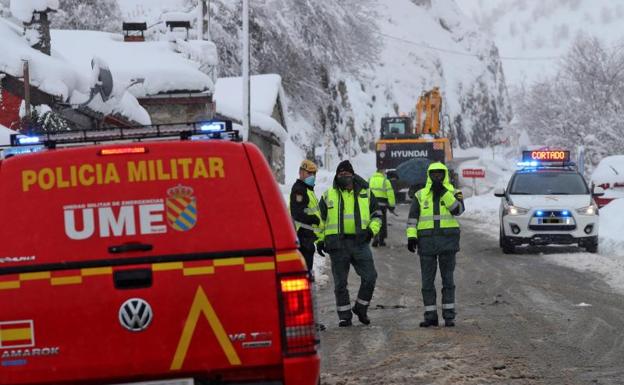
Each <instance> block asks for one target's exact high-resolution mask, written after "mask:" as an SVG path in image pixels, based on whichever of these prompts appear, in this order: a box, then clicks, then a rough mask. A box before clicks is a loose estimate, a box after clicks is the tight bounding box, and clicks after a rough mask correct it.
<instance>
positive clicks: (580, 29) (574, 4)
mask: <svg viewBox="0 0 624 385" xmlns="http://www.w3.org/2000/svg"><path fill="white" fill-rule="evenodd" d="M458 4H459V5H460V6H461V7H462V9H463V10H464V11H465V12H466V13H467V14H468V15H471V16H472V18H473V19H474V20H475V21H476V22H477V23H478V24H479V25H480V26H481V28H482V29H483V30H484V31H485V32H486V33H487V34H488V35H489V36H492V37H493V38H494V39H495V41H496V45H497V46H498V48H499V50H500V52H501V56H503V57H523V58H529V59H531V58H532V59H531V60H513V59H509V60H503V66H504V69H505V75H506V76H507V79H508V81H509V84H518V83H521V82H522V81H527V82H531V81H537V80H540V79H542V78H543V76H545V75H552V74H553V72H554V70H555V67H556V64H557V57H558V56H561V55H562V54H564V53H565V52H566V51H567V49H568V48H569V47H570V44H571V43H572V42H573V41H574V39H575V37H576V36H577V35H578V34H579V33H584V34H588V35H595V36H597V37H600V38H601V39H603V40H604V41H606V42H607V43H608V44H613V43H615V42H618V41H619V40H621V39H622V37H624V30H623V29H622V21H623V20H624V2H622V1H613V0H592V1H588V0H585V1H582V0H547V1H533V0H496V1H494V0H461V1H458Z"/></svg>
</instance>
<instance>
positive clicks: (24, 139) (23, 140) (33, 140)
mask: <svg viewBox="0 0 624 385" xmlns="http://www.w3.org/2000/svg"><path fill="white" fill-rule="evenodd" d="M17 142H18V143H19V144H22V145H25V144H39V143H41V138H40V137H38V136H19V137H18V138H17Z"/></svg>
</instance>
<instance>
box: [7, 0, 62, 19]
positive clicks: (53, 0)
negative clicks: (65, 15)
mask: <svg viewBox="0 0 624 385" xmlns="http://www.w3.org/2000/svg"><path fill="white" fill-rule="evenodd" d="M58 7H59V0H11V13H12V14H13V16H15V18H17V19H18V20H19V21H22V22H24V23H30V21H31V20H32V16H33V12H44V11H47V10H54V11H55V10H57V9H58Z"/></svg>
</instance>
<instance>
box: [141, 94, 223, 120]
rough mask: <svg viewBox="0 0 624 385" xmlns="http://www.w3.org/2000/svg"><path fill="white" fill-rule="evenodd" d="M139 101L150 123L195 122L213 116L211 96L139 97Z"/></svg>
mask: <svg viewBox="0 0 624 385" xmlns="http://www.w3.org/2000/svg"><path fill="white" fill-rule="evenodd" d="M139 103H140V104H141V106H143V108H145V110H147V113H148V114H149V116H150V118H151V119H152V124H166V123H179V122H196V121H198V120H203V119H208V118H210V117H211V116H213V111H212V98H211V97H209V96H206V97H190V98H187V97H181V98H176V97H171V98H141V99H139Z"/></svg>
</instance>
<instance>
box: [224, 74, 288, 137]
mask: <svg viewBox="0 0 624 385" xmlns="http://www.w3.org/2000/svg"><path fill="white" fill-rule="evenodd" d="M281 82H282V78H281V76H279V75H254V76H251V79H250V84H251V85H250V94H251V95H250V97H251V107H250V109H251V122H250V124H251V125H252V126H256V127H260V128H261V129H262V130H264V131H267V132H270V133H272V134H274V135H275V136H277V137H278V138H279V139H280V140H282V141H285V140H286V136H287V135H286V131H285V129H284V127H282V126H281V125H280V124H279V123H278V122H277V121H276V120H275V119H273V118H272V117H271V115H273V108H274V106H275V103H276V102H277V98H278V96H279V95H280V94H282V93H283V91H282V90H281ZM214 100H215V104H216V107H217V113H218V114H221V115H225V116H227V117H230V118H233V119H237V120H240V121H242V120H243V113H242V110H243V79H242V78H241V77H230V78H220V79H217V84H216V86H215V93H214ZM282 100H284V99H283V98H282ZM284 112H285V111H284ZM242 134H243V137H245V138H247V135H248V133H246V132H243V133H242Z"/></svg>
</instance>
